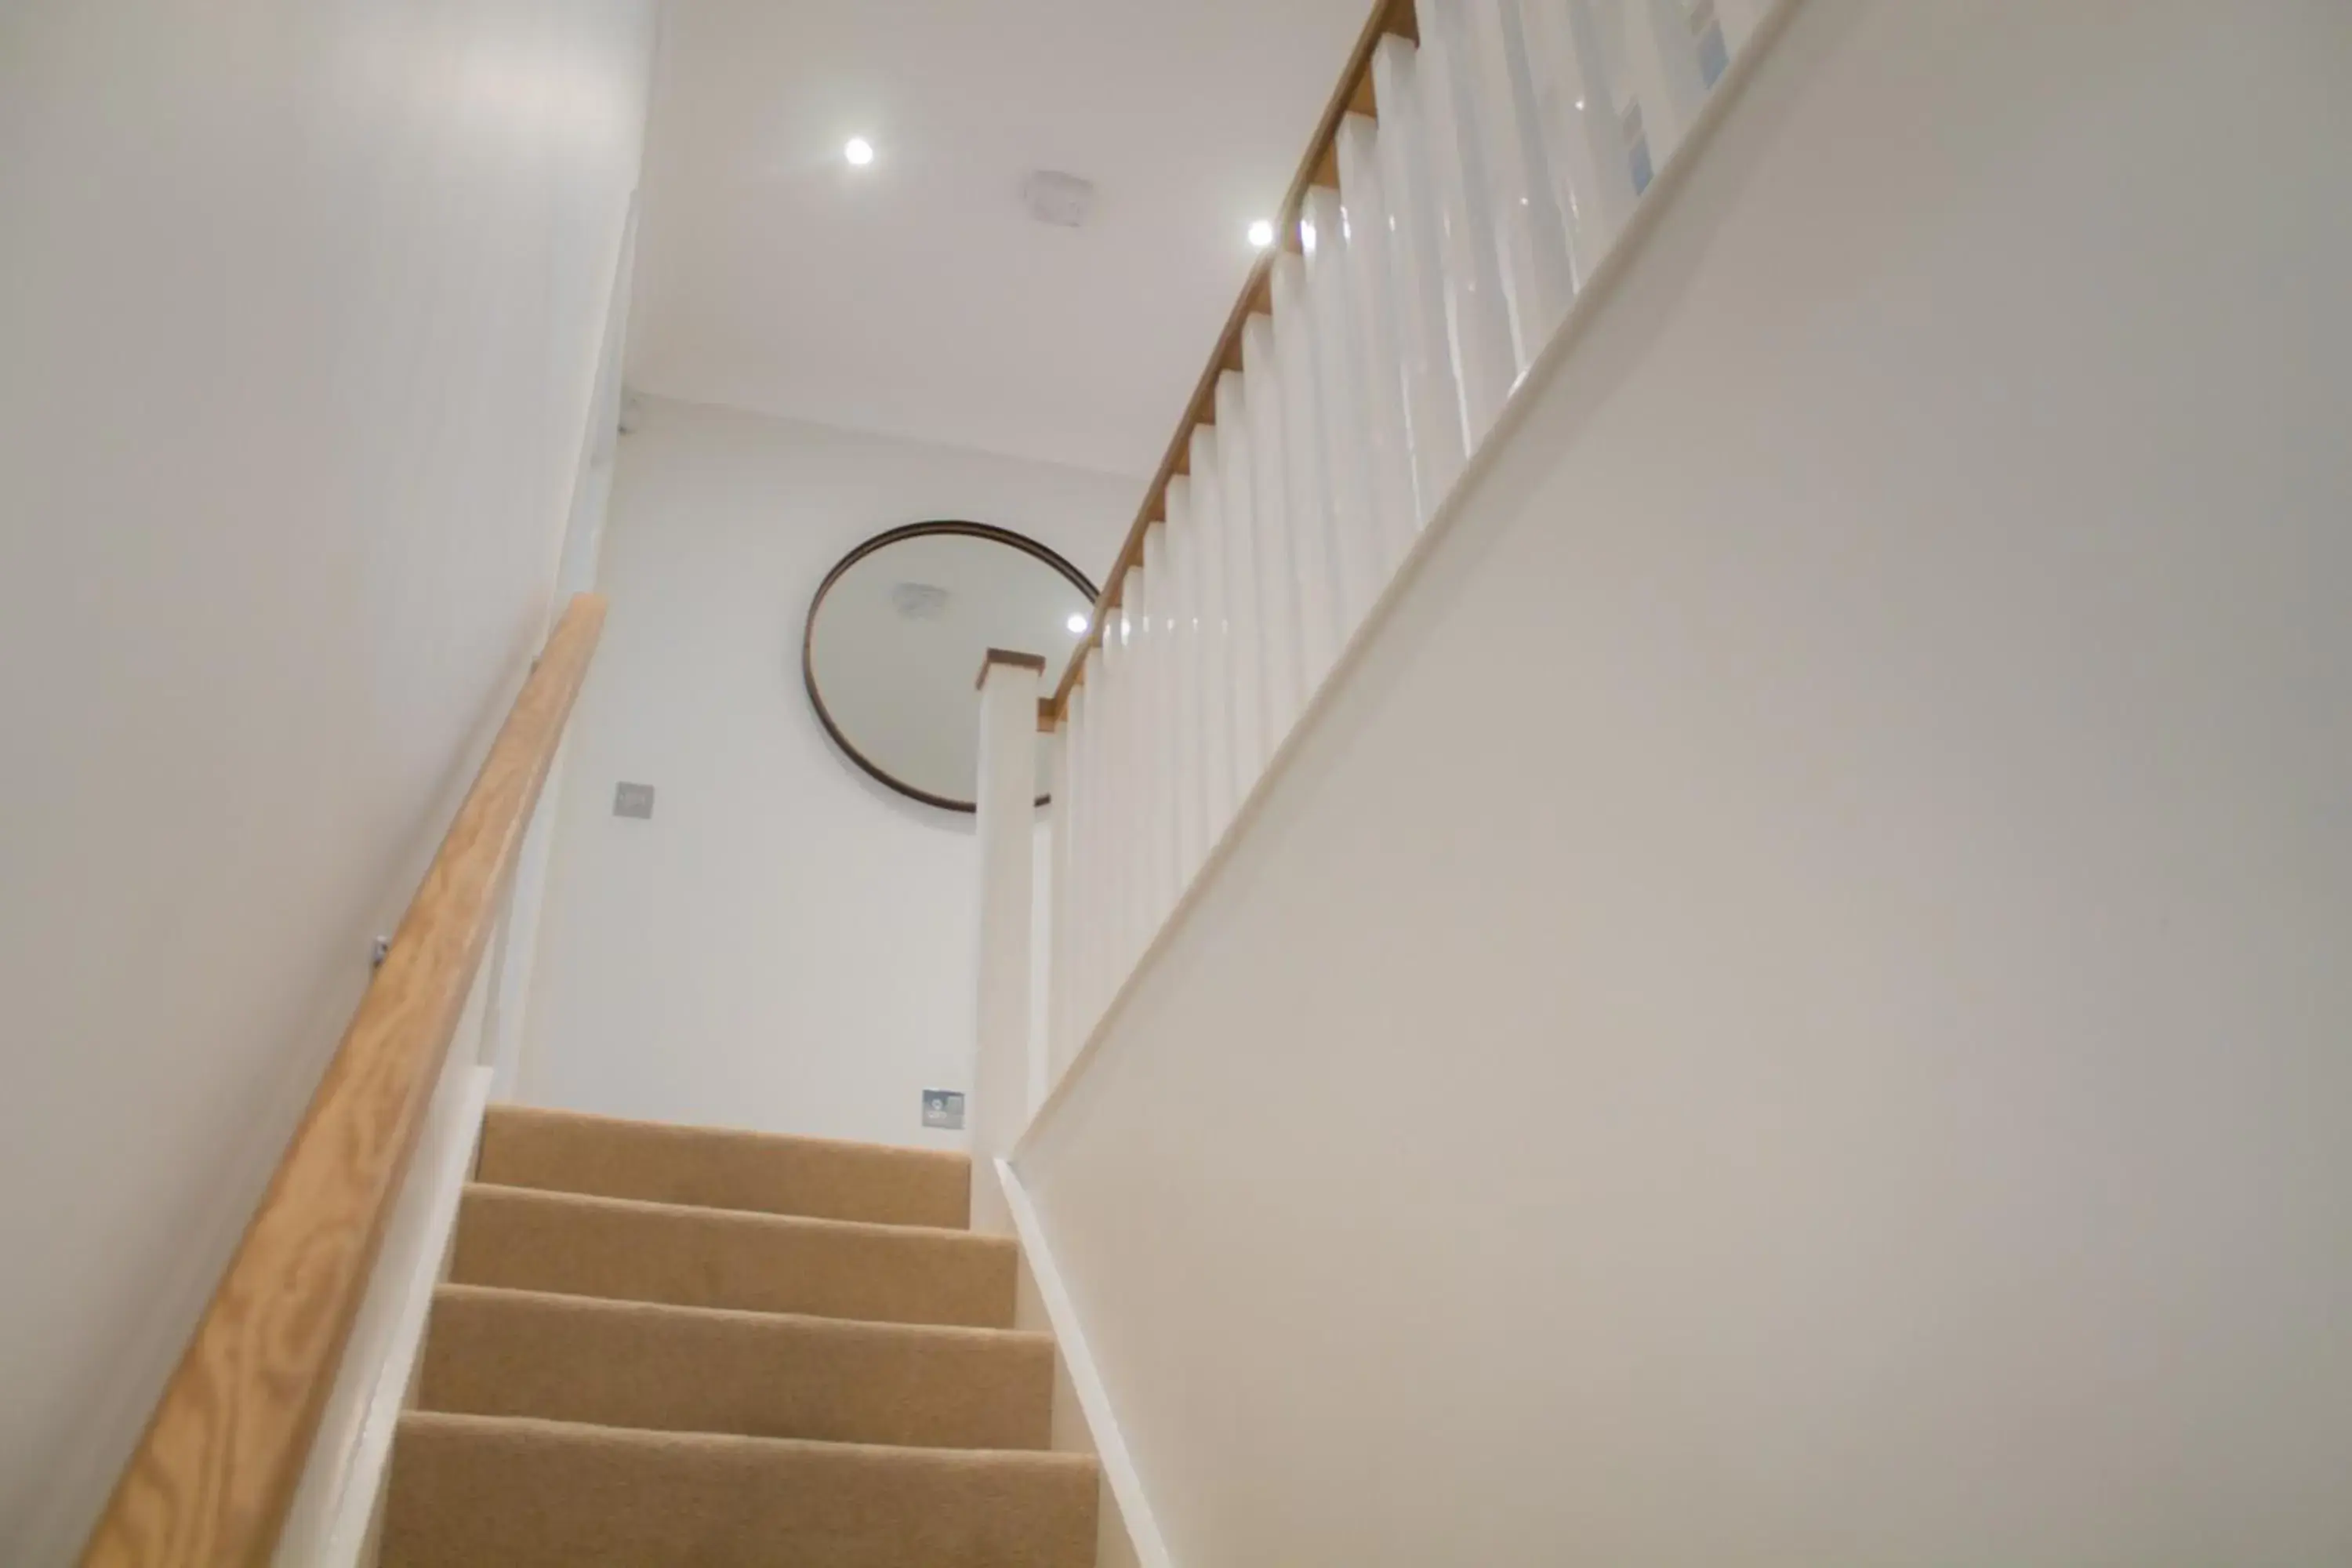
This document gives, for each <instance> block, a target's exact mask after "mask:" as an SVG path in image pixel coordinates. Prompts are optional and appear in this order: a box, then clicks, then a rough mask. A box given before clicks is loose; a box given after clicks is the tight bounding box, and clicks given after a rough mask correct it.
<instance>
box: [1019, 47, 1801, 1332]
mask: <svg viewBox="0 0 2352 1568" xmlns="http://www.w3.org/2000/svg"><path fill="white" fill-rule="evenodd" d="M1802 3H1803V0H1773V6H1772V11H1771V14H1770V15H1769V16H1766V17H1765V19H1764V21H1763V23H1762V25H1761V26H1759V27H1758V28H1757V29H1756V33H1755V36H1754V37H1751V38H1750V39H1749V40H1748V46H1747V47H1746V48H1744V49H1742V50H1741V51H1740V53H1739V54H1738V57H1737V58H1734V59H1733V60H1732V62H1731V65H1730V68H1728V69H1727V70H1726V71H1725V72H1724V73H1723V79H1721V80H1720V81H1718V82H1717V83H1716V85H1715V89H1714V90H1713V91H1712V92H1710V93H1708V94H1707V98H1706V105H1705V107H1703V108H1702V109H1701V110H1699V115H1698V118H1697V120H1696V121H1694V122H1693V124H1692V126H1691V129H1690V133H1689V134H1688V135H1686V136H1685V137H1684V138H1682V141H1681V142H1680V144H1679V145H1678V146H1677V147H1676V148H1675V154H1674V156H1673V157H1671V158H1669V159H1668V160H1667V161H1666V164H1665V167H1664V168H1663V169H1661V170H1660V171H1659V172H1658V174H1657V175H1656V177H1655V178H1654V179H1653V180H1652V181H1651V182H1650V188H1649V189H1648V190H1647V191H1646V192H1644V193H1643V196H1642V200H1641V201H1640V202H1639V203H1638V204H1637V205H1635V206H1634V208H1633V216H1631V217H1630V218H1628V219H1627V220H1626V223H1625V227H1624V230H1623V231H1622V233H1620V234H1619V235H1618V236H1617V239H1616V242H1615V243H1614V244H1613V245H1612V246H1611V247H1609V254H1608V255H1606V256H1604V257H1603V258H1601V264H1600V265H1599V266H1598V267H1596V268H1593V272H1592V276H1591V279H1589V280H1588V281H1587V282H1586V283H1585V285H1584V287H1583V289H1580V291H1579V292H1578V294H1577V296H1576V300H1575V302H1574V303H1573V304H1571V305H1570V307H1569V311H1568V314H1567V316H1565V317H1564V318H1562V320H1561V321H1560V323H1559V330H1558V331H1555V332H1553V333H1552V339H1551V342H1549V343H1547V344H1545V345H1544V349H1543V352H1542V353H1540V354H1538V355H1537V357H1536V360H1535V363H1533V364H1530V365H1529V366H1528V372H1527V374H1525V375H1523V376H1521V377H1520V378H1519V382H1518V384H1517V386H1515V387H1513V388H1512V389H1511V395H1510V397H1509V398H1508V399H1507V401H1506V402H1505V403H1504V405H1503V408H1502V412H1501V413H1500V414H1498V415H1497V416H1496V419H1495V423H1494V426H1493V427H1492V428H1491V429H1489V430H1488V431H1487V432H1486V437H1485V439H1484V440H1482V441H1481V442H1480V443H1479V444H1478V449H1477V450H1476V451H1475V452H1473V453H1472V454H1471V455H1470V459H1469V461H1468V462H1467V463H1465V465H1463V468H1462V471H1461V472H1460V473H1459V474H1458V475H1456V476H1455V477H1454V484H1453V487H1452V488H1451V489H1448V490H1447V491H1446V493H1445V499H1444V500H1442V501H1440V502H1439V503H1438V505H1437V509H1436V510H1435V511H1433V513H1431V515H1430V519H1429V525H1428V526H1427V527H1425V528H1423V530H1422V531H1421V533H1420V536H1419V537H1418V538H1416V539H1415V540H1414V541H1413V542H1412V548H1410V549H1409V550H1407V551H1406V552H1405V556H1404V559H1403V560H1402V561H1401V562H1399V563H1397V569H1396V571H1395V572H1394V573H1393V574H1391V576H1390V578H1389V581H1388V585H1387V586H1386V587H1384V588H1382V589H1381V594H1380V597H1379V598H1377V599H1375V600H1373V601H1372V607H1371V608H1370V610H1369V611H1367V612H1366V613H1365V616H1364V618H1363V621H1362V622H1361V624H1360V625H1359V626H1357V627H1356V630H1355V632H1354V634H1353V635H1352V636H1350V637H1349V638H1348V644H1347V646H1346V647H1343V648H1341V649H1340V650H1339V658H1338V659H1336V660H1335V661H1334V662H1333V663H1332V666H1331V671H1330V673H1329V674H1328V676H1326V677H1325V678H1324V680H1323V683H1322V685H1320V686H1318V688H1316V689H1315V690H1314V692H1313V693H1311V694H1310V695H1309V696H1308V698H1307V705H1306V707H1305V708H1304V709H1303V710H1300V712H1299V714H1298V717H1297V721H1295V722H1294V723H1292V725H1291V726H1290V729H1289V731H1288V732H1287V733H1286V734H1285V735H1284V736H1283V737H1282V742H1281V743H1280V744H1279V745H1277V746H1276V748H1275V750H1274V754H1273V755H1272V756H1271V757H1269V758H1267V759H1266V763H1265V767H1264V768H1262V769H1260V770H1259V772H1258V775H1257V779H1256V782H1255V783H1254V784H1251V786H1250V789H1249V793H1248V795H1245V796H1244V797H1243V800H1242V803H1241V805H1240V807H1239V808H1238V809H1236V810H1235V811H1234V815H1233V816H1232V817H1230V818H1229V819H1228V820H1227V821H1226V823H1225V826H1224V830H1223V832H1221V833H1219V834H1218V835H1217V841H1216V843H1215V844H1213V845H1212V846H1211V847H1210V849H1209V854H1208V858H1206V859H1205V860H1203V861H1202V863H1201V869H1200V871H1199V872H1198V873H1197V874H1196V875H1195V876H1194V877H1193V878H1192V882H1191V883H1190V884H1189V885H1188V886H1187V887H1186V888H1185V889H1184V891H1183V895H1182V896H1181V898H1179V899H1178V900H1176V907H1175V908H1174V909H1172V910H1170V911H1169V912H1168V918H1167V919H1166V920H1164V921H1161V922H1160V929H1159V931H1157V932H1155V933H1154V934H1153V936H1152V938H1151V941H1150V942H1149V943H1147V944H1146V945H1145V947H1144V949H1143V952H1141V953H1140V954H1139V955H1138V957H1137V958H1136V961H1135V963H1133V964H1132V965H1130V966H1129V969H1128V971H1127V973H1126V974H1124V975H1123V976H1121V977H1120V979H1119V982H1118V985H1117V986H1116V987H1115V988H1114V989H1113V990H1112V992H1111V995H1110V1000H1109V1001H1108V1003H1107V1004H1105V1005H1104V1007H1103V1009H1102V1011H1101V1013H1100V1014H1099V1015H1097V1017H1096V1019H1095V1024H1094V1027H1093V1028H1092V1029H1090V1030H1089V1031H1087V1038H1086V1042H1085V1044H1083V1045H1081V1046H1080V1047H1078V1053H1077V1055H1076V1056H1075V1057H1073V1058H1071V1059H1070V1065H1069V1067H1068V1068H1067V1069H1066V1070H1065V1071H1064V1072H1063V1074H1062V1076H1061V1078H1060V1079H1058V1080H1057V1081H1056V1082H1055V1085H1054V1089H1053V1092H1052V1093H1050V1094H1048V1095H1047V1096H1046V1097H1045V1103H1044V1104H1043V1105H1041V1106H1039V1107H1038V1108H1037V1113H1036V1114H1035V1115H1034V1116H1033V1117H1031V1118H1030V1119H1029V1125H1028V1126H1027V1127H1025V1128H1024V1129H1023V1130H1022V1132H1021V1136H1020V1137H1019V1138H1018V1139H1017V1140H1015V1141H1014V1142H1013V1149H1012V1152H1011V1154H1010V1156H1009V1158H1010V1159H1011V1160H1012V1161H1013V1162H1016V1163H1017V1162H1018V1161H1019V1160H1020V1159H1021V1157H1022V1156H1023V1155H1024V1154H1025V1153H1027V1152H1028V1151H1029V1147H1030V1145H1031V1144H1032V1143H1033V1142H1034V1141H1035V1140H1036V1139H1037V1138H1038V1136H1039V1135H1040V1131H1041V1129H1043V1128H1044V1127H1045V1124H1046V1122H1048V1121H1051V1120H1052V1119H1053V1117H1054V1115H1055V1113H1056V1112H1057V1111H1058V1110H1060V1109H1061V1107H1062V1105H1063V1104H1064V1103H1065V1102H1066V1101H1067V1100H1068V1099H1069V1095H1070V1086H1071V1085H1072V1084H1073V1083H1075V1082H1076V1081H1077V1079H1078V1078H1079V1077H1080V1076H1081V1075H1083V1074H1084V1073H1085V1072H1086V1070H1087V1068H1089V1067H1090V1066H1092V1065H1093V1062H1094V1059H1095V1056H1096V1054H1097V1051H1098V1050H1099V1049H1100V1048H1101V1047H1102V1043H1103V1041H1104V1039H1105V1038H1107V1037H1108V1036H1109V1034H1110V1030H1111V1026H1113V1025H1114V1024H1116V1023H1117V1022H1118V1016H1119V1014H1120V1012H1121V1011H1122V1010H1124V1009H1125V1007H1126V1006H1127V1003H1128V999H1129V997H1130V996H1131V995H1132V994H1134V992H1135V988H1136V986H1137V985H1138V984H1139V983H1140V982H1141V980H1142V978H1143V976H1144V975H1145V974H1146V973H1148V972H1149V971H1150V969H1151V967H1152V965H1153V964H1154V963H1157V962H1158V961H1159V958H1160V953H1161V952H1162V951H1163V950H1165V949H1166V948H1167V946H1168V944H1169V943H1170V942H1173V941H1174V940H1175V937H1176V933H1177V931H1179V930H1180V929H1181V927H1182V926H1183V924H1184V922H1185V921H1187V920H1188V919H1189V918H1190V917H1191V915H1192V910H1193V909H1194V908H1195V907H1196V906H1197V905H1198V904H1199V903H1200V901H1201V899H1202V894H1203V892H1204V891H1205V890H1206V889H1207V888H1208V886H1209V884H1210V883H1211V882H1212V881H1213V880H1214V879H1216V876H1217V873H1218V872H1219V870H1220V869H1222V868H1223V866H1224V864H1225V862H1226V861H1227V860H1228V859H1230V858H1232V856H1233V852H1234V845H1235V844H1236V843H1238V842H1239V841H1240V839H1241V837H1242V836H1243V834H1244V833H1246V832H1247V831H1248V830H1249V826H1250V824H1251V823H1253V822H1255V820H1256V819H1257V816H1258V814H1259V813H1260V812H1261V811H1263V810H1264V809H1265V800H1266V796H1267V795H1270V794H1271V793H1272V792H1273V789H1274V784H1275V781H1276V780H1277V779H1278V778H1280V777H1281V776H1282V774H1283V773H1286V771H1288V768H1289V765H1290V763H1291V761H1292V759H1293V758H1295V757H1296V756H1297V754H1298V749H1299V747H1300V746H1301V745H1302V744H1303V743H1304V742H1305V741H1306V738H1307V734H1308V733H1309V731H1312V730H1313V729H1314V728H1315V726H1316V724H1317V723H1318V722H1319V721H1320V720H1321V718H1322V716H1323V714H1324V713H1325V712H1327V711H1328V710H1329V708H1330V706H1331V703H1332V700H1333V699H1334V698H1335V697H1336V696H1337V694H1338V692H1339V688H1340V687H1341V686H1342V685H1343V684H1345V681H1346V679H1347V677H1348V676H1349V673H1350V672H1351V671H1353V670H1354V668H1356V667H1357V666H1358V665H1359V664H1361V663H1362V662H1363V659H1364V655H1365V650H1366V649H1368V648H1369V647H1370V646H1371V642H1372V638H1373V637H1376V636H1378V635H1379V632H1380V628H1381V626H1383V625H1385V624H1386V623H1387V621H1388V618H1389V616H1391V615H1392V614H1393V613H1394V612H1395V609H1396V605H1397V603H1398V601H1399V600H1400V599H1402V597H1403V596H1404V595H1405V594H1406V593H1407V592H1409V591H1410V589H1411V588H1412V583H1413V581H1414V579H1416V578H1417V577H1419V576H1420V575H1421V570H1422V566H1423V563H1425V562H1426V561H1427V560H1428V559H1429V557H1430V556H1431V554H1432V553H1433V552H1434V551H1435V550H1436V548H1437V545H1438V542H1439V541H1440V540H1442V539H1444V536H1445V535H1446V534H1448V533H1450V532H1452V531H1453V529H1454V520H1455V519H1456V518H1458V517H1460V516H1461V515H1462V512H1463V511H1464V510H1465V505H1466V502H1467V500H1468V498H1469V496H1470V494H1471V492H1472V491H1474V490H1475V489H1477V488H1478V484H1479V481H1480V480H1481V479H1484V478H1485V476H1486V470H1487V469H1489V468H1493V467H1494V466H1495V464H1496V462H1497V461H1498V460H1499V459H1500V457H1501V452H1502V448H1503V447H1504V446H1505V445H1506V444H1507V442H1508V441H1509V440H1510V438H1511V435H1512V433H1513V432H1514V431H1516V430H1517V428H1518V426H1520V425H1521V424H1522V423H1523V422H1525V420H1526V418H1527V416H1528V409H1530V408H1532V407H1533V406H1534V405H1535V403H1536V399H1537V395H1538V394H1539V393H1540V392H1541V391H1542V389H1543V388H1545V387H1546V386H1549V384H1551V382H1552V380H1553V378H1554V377H1556V376H1557V375H1558V374H1559V370H1560V366H1561V365H1563V364H1565V363H1567V361H1568V357H1569V355H1570V354H1571V353H1574V352H1575V351H1576V347H1577V345H1578V344H1579V343H1580V342H1583V341H1584V339H1585V336H1586V334H1587V333H1589V332H1590V331H1592V324H1593V321H1595V319H1596V318H1597V317H1598V316H1599V315H1600V313H1601V310H1603V309H1605V308H1606V306H1607V304H1608V302H1609V299H1610V297H1611V296H1612V295H1613V294H1614V293H1615V292H1616V291H1617V288H1618V284H1619V282H1620V280H1621V279H1623V277H1624V276H1625V274H1626V273H1627V272H1628V271H1629V270H1630V269H1631V268H1633V265H1634V264H1635V262H1636V260H1637V259H1638V258H1639V256H1640V253H1641V251H1642V249H1643V245H1644V243H1645V242H1646V241H1647V239H1648V238H1649V236H1650V232H1651V231H1652V230H1653V229H1654V228H1656V227H1657V226H1658V223H1659V220H1660V218H1661V216H1662V215H1663V214H1664V212H1665V210H1666V208H1668V207H1669V206H1671V205H1674V202H1675V197H1677V196H1678V195H1680V194H1681V193H1682V190H1683V187H1684V186H1685V185H1687V184H1689V183H1690V179H1691V171H1692V169H1693V168H1694V167H1696V164H1697V162H1698V159H1699V156H1700V155H1701V154H1702V153H1705V152H1706V146H1707V143H1709V142H1712V141H1713V140H1714V139H1715V135H1716V132H1717V131H1718V130H1719V129H1720V128H1721V127H1722V124H1723V121H1724V119H1725V117H1726V116H1727V115H1728V114H1729V113H1730V112H1731V110H1732V106H1733V105H1734V104H1736V103H1738V101H1739V99H1740V98H1741V96H1742V95H1743V94H1744V93H1745V91H1746V89H1747V87H1748V81H1749V80H1750V79H1752V78H1753V77H1754V76H1755V74H1756V70H1757V68H1758V65H1759V62H1760V61H1761V60H1762V59H1763V58H1764V56H1765V55H1766V54H1767V53H1768V52H1769V50H1770V48H1771V47H1772V45H1773V44H1774V43H1775V42H1776V41H1777V40H1778V39H1779V38H1780V34H1781V33H1782V32H1783V31H1784V30H1786V28H1787V26H1788V23H1789V18H1790V16H1792V15H1793V14H1794V13H1795V11H1796V9H1797V7H1798V6H1799V5H1801V4H1802ZM998 1163H1000V1164H1003V1163H1004V1162H1003V1161H1000V1162H998ZM1057 1327H1058V1325H1057Z"/></svg>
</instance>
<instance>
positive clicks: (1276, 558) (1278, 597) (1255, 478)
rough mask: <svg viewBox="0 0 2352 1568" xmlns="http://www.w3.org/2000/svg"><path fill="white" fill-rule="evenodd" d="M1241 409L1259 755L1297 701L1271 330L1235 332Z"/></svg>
mask: <svg viewBox="0 0 2352 1568" xmlns="http://www.w3.org/2000/svg"><path fill="white" fill-rule="evenodd" d="M1242 408H1243V412H1244V414H1246V415H1247V416H1248V418H1249V429H1250V517H1251V520H1252V522H1253V525H1254V526H1255V529H1256V531H1257V584H1258V587H1257V592H1258V628H1259V635H1258V649H1259V655H1258V657H1259V659H1260V661H1261V662H1260V666H1259V668H1260V671H1261V673H1262V675H1263V677H1264V679H1265V710H1264V712H1263V713H1262V714H1261V719H1262V721H1263V722H1264V724H1265V731H1264V732H1263V735H1262V736H1261V739H1260V741H1259V744H1260V745H1261V746H1262V747H1263V748H1264V751H1263V752H1262V755H1263V756H1266V757H1271V756H1272V755H1274V749H1275V747H1276V746H1278V745H1280V744H1281V743H1282V738H1283V736H1285V735H1286V734H1288V733H1289V732H1290V722H1291V721H1292V719H1294V718H1295V717H1297V712H1298V705H1299V700H1300V685H1299V666H1300V662H1301V660H1300V658H1299V651H1298V648H1299V625H1298V564H1297V559H1296V555H1295V552H1294V551H1293V549H1292V542H1291V526H1290V516H1289V505H1288V500H1289V498H1288V496H1287V495H1286V493H1285V491H1286V489H1287V480H1286V478H1285V475H1284V464H1285V459H1284V456H1283V451H1284V437H1283V428H1282V368H1281V365H1280V363H1279V361H1278V360H1277V358H1276V353H1275V347H1274V323H1273V322H1272V321H1269V320H1268V319H1267V318H1265V317H1264V316H1252V317H1251V318H1250V319H1249V320H1248V321H1245V322H1244V323H1243V325H1242Z"/></svg>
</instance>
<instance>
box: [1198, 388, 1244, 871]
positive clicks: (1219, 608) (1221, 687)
mask: <svg viewBox="0 0 2352 1568" xmlns="http://www.w3.org/2000/svg"><path fill="white" fill-rule="evenodd" d="M1191 469H1192V475H1191V479H1190V480H1189V481H1188V482H1189V488H1188V489H1187V491H1186V493H1185V500H1186V503H1187V504H1188V505H1189V507H1190V508H1191V510H1192V526H1193V527H1194V528H1195V529H1196V530H1198V531H1199V532H1200V535H1201V650H1200V673H1199V675H1198V677H1197V679H1199V682H1200V687H1201V858H1202V860H1206V859H1207V858H1208V855H1209V851H1210V850H1211V849H1212V848H1213V847H1215V845H1216V842H1217V839H1218V838H1219V837H1220V836H1222V835H1223V832H1224V831H1225V824H1226V823H1228V822H1230V821H1232V820H1233V815H1234V805H1235V804H1236V802H1238V801H1239V800H1240V798H1241V797H1240V796H1239V795H1237V794H1236V793H1235V792H1234V778H1235V776H1236V775H1237V773H1238V769H1237V767H1236V765H1235V763H1234V625H1233V608H1232V606H1233V595H1232V590H1231V587H1230V586H1229V584H1230V580H1231V576H1232V567H1231V566H1230V565H1229V564H1228V563H1227V562H1226V559H1225V557H1226V555H1227V554H1228V553H1230V552H1231V550H1232V542H1231V535H1230V534H1229V533H1228V531H1226V528H1225V520H1224V478H1223V475H1224V462H1223V457H1222V455H1221V454H1220V453H1219V451H1218V449H1217V432H1216V427H1215V426H1210V425H1196V426H1193V427H1192V461H1191Z"/></svg>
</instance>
